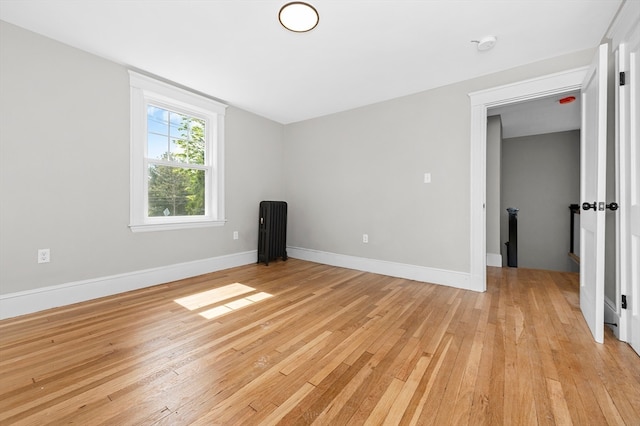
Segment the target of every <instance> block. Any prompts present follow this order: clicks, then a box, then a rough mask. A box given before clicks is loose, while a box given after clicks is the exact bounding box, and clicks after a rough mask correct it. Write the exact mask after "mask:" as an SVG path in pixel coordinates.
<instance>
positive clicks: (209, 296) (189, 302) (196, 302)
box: [174, 283, 256, 311]
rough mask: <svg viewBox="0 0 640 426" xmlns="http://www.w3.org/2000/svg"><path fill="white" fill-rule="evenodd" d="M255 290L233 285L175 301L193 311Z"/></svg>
mask: <svg viewBox="0 0 640 426" xmlns="http://www.w3.org/2000/svg"><path fill="white" fill-rule="evenodd" d="M255 290H256V289H255V288H253V287H249V286H248V285H244V284H240V283H233V284H229V285H225V286H224V287H220V288H214V289H213V290H207V291H203V292H201V293H196V294H192V295H189V296H186V297H181V298H180V299H175V300H174V302H176V303H177V304H179V305H182V306H183V307H185V308H187V309H189V310H190V311H193V310H195V309H199V308H202V307H204V306H209V305H213V304H214V303H218V302H222V301H223V300H226V299H230V298H232V297H236V296H240V295H242V294H247V293H251V292H252V291H255Z"/></svg>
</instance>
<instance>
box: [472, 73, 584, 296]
mask: <svg viewBox="0 0 640 426" xmlns="http://www.w3.org/2000/svg"><path fill="white" fill-rule="evenodd" d="M587 70H588V67H583V68H578V69H574V70H570V71H566V72H561V73H557V74H552V75H549V76H544V77H541V78H537V79H532V80H526V81H523V82H520V83H515V84H511V85H507V86H502V87H497V88H493V89H488V90H483V91H480V92H474V93H470V94H469V96H470V98H471V165H470V166H471V182H470V185H471V200H470V205H471V241H470V250H471V268H470V269H471V271H470V275H471V276H470V279H471V287H472V288H473V289H475V290H477V291H486V288H487V282H486V271H487V269H486V258H487V251H486V191H487V188H486V167H487V165H486V149H487V146H486V142H487V141H486V137H487V112H488V110H489V109H490V108H495V107H500V106H506V105H514V104H518V103H521V102H525V101H529V100H535V99H542V98H545V97H549V96H555V95H560V94H564V93H571V92H575V91H579V90H580V87H581V85H582V82H583V80H584V78H585V76H586V73H587Z"/></svg>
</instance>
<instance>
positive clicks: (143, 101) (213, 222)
mask: <svg viewBox="0 0 640 426" xmlns="http://www.w3.org/2000/svg"><path fill="white" fill-rule="evenodd" d="M129 85H130V89H131V146H130V148H131V152H130V156H131V158H130V168H131V170H130V173H131V176H130V179H131V181H130V184H131V188H130V223H129V228H130V229H131V231H133V232H145V231H160V230H170V229H186V228H197V227H203V226H222V225H224V223H225V221H226V220H225V212H224V115H225V111H226V108H227V106H226V105H224V104H222V103H220V102H216V101H214V100H212V99H209V98H206V97H204V96H201V95H198V94H195V93H192V92H189V91H187V90H184V89H181V88H179V87H175V86H172V85H170V84H167V83H164V82H162V81H159V80H156V79H153V78H151V77H148V76H145V75H142V74H140V73H137V72H135V71H129ZM149 105H154V106H158V107H160V108H164V109H168V110H172V111H175V112H179V113H182V114H185V115H189V116H193V117H196V118H199V119H202V120H204V121H205V129H206V131H205V165H204V166H205V168H206V169H207V170H209V173H208V174H207V177H206V178H205V181H206V184H205V191H206V193H205V214H204V215H202V216H200V215H199V216H166V217H149V215H148V212H149V206H148V170H149V168H148V160H147V107H148V106H149Z"/></svg>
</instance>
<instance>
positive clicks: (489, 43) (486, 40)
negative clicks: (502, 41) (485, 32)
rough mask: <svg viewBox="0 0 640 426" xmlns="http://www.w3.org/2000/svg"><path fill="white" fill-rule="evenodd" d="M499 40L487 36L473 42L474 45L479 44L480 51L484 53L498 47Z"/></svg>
mask: <svg viewBox="0 0 640 426" xmlns="http://www.w3.org/2000/svg"><path fill="white" fill-rule="evenodd" d="M497 41H498V39H497V38H496V36H486V37H483V38H481V39H480V40H471V42H472V43H478V46H477V47H478V50H479V51H481V52H484V51H485V50H489V49H491V48H492V47H493V46H495V45H496V42H497Z"/></svg>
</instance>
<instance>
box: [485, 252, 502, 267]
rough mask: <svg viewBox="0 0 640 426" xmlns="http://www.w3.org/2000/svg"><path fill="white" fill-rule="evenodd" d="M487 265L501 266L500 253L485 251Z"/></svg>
mask: <svg viewBox="0 0 640 426" xmlns="http://www.w3.org/2000/svg"><path fill="white" fill-rule="evenodd" d="M487 266H495V267H497V268H502V255H501V254H500V253H487Z"/></svg>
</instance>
